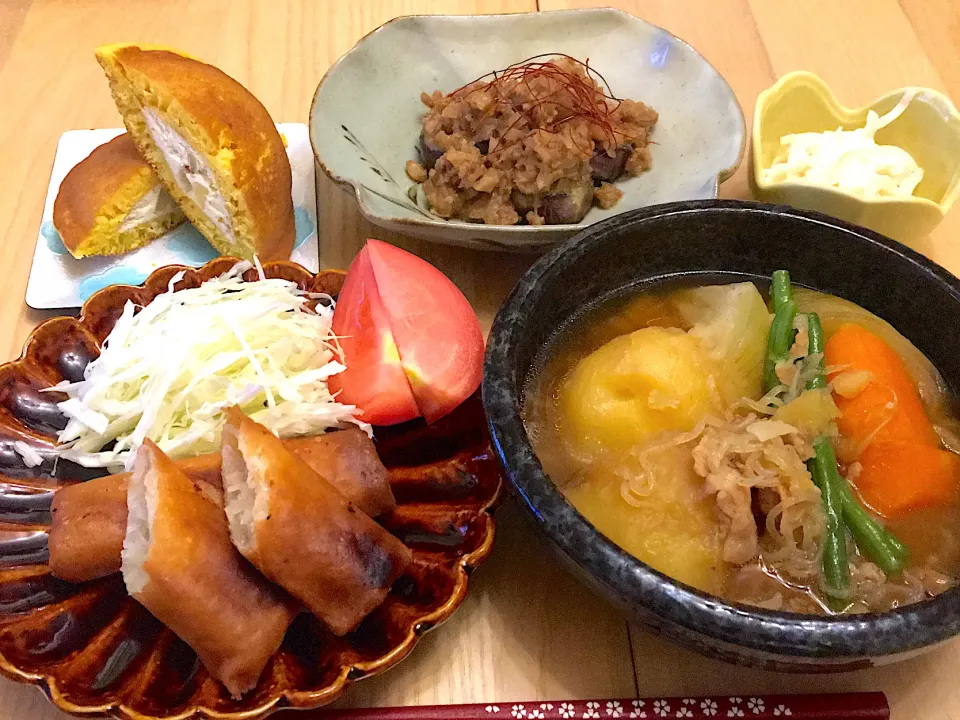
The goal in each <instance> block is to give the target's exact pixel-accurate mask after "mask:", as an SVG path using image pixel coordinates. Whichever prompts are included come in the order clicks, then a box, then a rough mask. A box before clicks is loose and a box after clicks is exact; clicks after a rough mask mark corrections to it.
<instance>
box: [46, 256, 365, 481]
mask: <svg viewBox="0 0 960 720" xmlns="http://www.w3.org/2000/svg"><path fill="white" fill-rule="evenodd" d="M250 267H252V265H251V264H250V263H248V262H243V263H238V264H237V265H236V266H234V268H233V269H232V270H230V271H229V272H228V273H226V274H224V275H222V276H220V277H217V278H213V279H211V280H208V281H207V282H205V283H203V284H202V285H201V286H200V287H197V288H188V289H184V290H179V291H177V292H174V291H173V287H174V285H175V284H176V282H177V281H178V280H179V279H180V278H181V277H182V274H178V275H177V276H176V277H174V278H173V279H171V281H170V285H169V288H168V290H167V292H165V293H162V294H160V295H157V296H156V297H155V298H154V299H153V301H152V302H150V303H149V304H148V305H147V306H146V307H144V308H143V309H141V310H140V312H136V307H135V306H134V304H133V303H132V302H127V304H126V305H125V306H124V308H123V312H122V313H121V315H120V317H119V318H118V320H117V322H116V324H115V325H114V328H113V330H112V331H111V332H110V334H109V335H108V336H107V338H106V340H105V342H104V345H103V350H102V352H101V354H100V357H98V358H96V359H95V360H93V361H92V362H91V363H90V364H89V365H87V368H86V370H85V371H84V379H83V380H82V381H80V382H73V383H71V382H67V381H64V382H62V383H60V384H58V385H57V386H56V387H54V388H51V389H53V390H58V391H60V392H64V393H66V394H67V395H68V399H67V400H65V401H64V402H61V403H59V408H60V410H61V411H62V412H63V414H64V415H66V416H67V418H68V419H69V420H68V423H67V426H66V428H64V429H63V430H62V431H61V432H60V434H59V438H58V439H59V441H60V443H61V444H62V446H63V447H62V448H61V450H60V451H59V453H60V455H61V456H62V457H64V458H67V459H69V460H73V461H74V462H77V463H79V464H81V465H85V466H87V467H110V468H114V467H116V466H120V465H122V466H123V467H125V468H126V469H128V470H129V469H130V468H131V467H132V465H133V460H134V457H135V455H136V450H137V448H138V447H139V446H140V444H141V443H142V442H143V441H144V439H145V438H150V439H151V440H153V441H154V442H156V443H157V444H158V445H159V446H160V448H161V449H163V451H164V452H166V453H168V454H169V455H170V456H171V457H188V456H193V455H198V454H201V453H204V452H212V451H215V450H217V449H218V448H219V445H220V431H221V428H222V426H223V422H224V417H223V410H224V409H225V408H226V407H229V406H230V405H238V406H240V408H241V409H242V410H243V412H245V413H246V414H247V415H249V416H250V417H251V418H253V419H254V420H255V421H257V422H259V423H262V424H263V425H265V426H266V427H267V428H269V429H270V430H271V431H272V432H273V433H274V434H276V435H278V436H279V437H284V438H285V437H291V436H297V435H311V434H317V433H321V432H323V431H324V430H326V429H328V428H331V427H337V426H341V425H343V424H345V423H355V424H357V425H359V426H361V427H363V428H364V429H365V430H366V431H367V432H370V428H369V426H368V425H366V424H365V423H362V422H360V421H359V420H357V419H356V418H355V413H356V408H355V407H354V406H352V405H343V404H340V403H338V402H336V399H335V398H334V397H333V395H332V394H331V393H330V390H329V389H328V387H327V380H328V378H330V377H331V376H332V375H336V374H337V373H340V372H343V370H344V369H345V366H344V365H343V363H342V362H341V355H340V349H339V346H338V344H337V342H336V338H335V337H334V335H333V333H332V331H331V321H332V318H333V308H334V303H333V299H332V298H330V297H329V296H318V295H314V294H308V293H304V292H302V291H301V290H300V289H299V288H297V286H296V285H295V284H294V283H292V282H289V281H287V280H281V279H265V278H264V277H263V272H262V270H260V269H259V268H258V270H259V271H260V280H259V281H257V282H244V281H243V279H242V278H241V277H240V275H241V273H243V272H244V271H245V270H247V269H249V268H250ZM311 299H318V300H321V302H318V303H317V304H316V309H310V307H309V305H308V302H309V301H310V300H311ZM110 443H113V445H112V446H110V447H108V446H109V445H110Z"/></svg>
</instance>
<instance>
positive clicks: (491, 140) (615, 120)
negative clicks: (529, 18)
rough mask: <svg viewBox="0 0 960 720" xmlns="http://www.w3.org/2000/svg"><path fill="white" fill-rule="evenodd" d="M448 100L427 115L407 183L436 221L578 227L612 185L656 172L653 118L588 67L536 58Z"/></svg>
mask: <svg viewBox="0 0 960 720" xmlns="http://www.w3.org/2000/svg"><path fill="white" fill-rule="evenodd" d="M538 57H539V58H540V59H538V58H532V59H531V60H528V61H525V62H523V63H519V64H516V65H511V66H510V67H508V68H506V69H504V70H500V71H495V72H493V73H490V74H489V75H485V76H484V77H481V78H479V79H477V80H475V81H473V82H471V83H469V84H467V85H465V86H463V87H461V88H459V89H458V90H454V91H453V92H451V93H449V94H446V95H444V94H443V93H442V92H440V91H439V90H437V91H434V92H433V93H432V94H429V95H428V94H427V93H423V94H422V95H421V99H422V100H423V103H424V105H426V106H427V108H428V111H427V113H426V115H425V116H424V118H423V129H422V130H421V133H420V139H419V143H418V147H417V151H418V155H419V161H415V160H410V161H408V162H407V168H406V169H407V175H408V176H409V177H410V179H411V180H413V181H415V182H417V183H421V184H422V189H423V197H424V199H425V201H426V204H427V205H428V207H429V208H430V210H431V211H432V212H434V213H436V214H437V215H439V216H440V217H443V218H448V219H457V220H466V221H468V222H482V223H486V224H488V225H517V224H529V225H562V224H568V223H578V222H580V221H581V220H582V219H583V217H584V215H586V214H587V211H588V210H589V209H590V207H591V206H592V205H593V204H594V203H596V204H597V205H599V206H600V207H603V208H610V207H613V206H614V205H616V204H617V202H618V201H619V200H620V198H621V196H622V195H623V193H622V192H621V191H620V190H619V189H618V188H617V187H616V186H615V185H614V184H613V183H614V182H616V181H617V180H619V179H621V178H623V177H629V176H634V175H639V174H640V173H642V172H644V171H645V170H649V169H650V165H651V157H650V149H649V147H648V146H649V145H650V142H651V141H650V139H649V136H650V133H651V131H652V130H653V128H654V126H655V125H656V123H657V113H656V111H655V110H653V109H652V108H650V107H648V106H647V105H644V104H643V103H642V102H638V101H635V100H627V99H619V98H616V97H614V96H613V93H612V92H611V90H610V88H609V86H608V85H607V83H606V81H605V80H604V79H603V77H602V76H601V75H600V74H599V73H598V72H597V71H595V70H594V69H593V68H591V67H590V66H589V65H588V64H587V63H585V62H580V61H579V60H575V59H574V58H571V57H568V56H564V55H549V56H538Z"/></svg>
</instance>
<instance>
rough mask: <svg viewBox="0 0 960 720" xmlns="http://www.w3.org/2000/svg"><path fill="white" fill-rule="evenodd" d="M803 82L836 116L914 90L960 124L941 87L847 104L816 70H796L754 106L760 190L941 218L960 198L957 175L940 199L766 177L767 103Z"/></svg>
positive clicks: (898, 92)
mask: <svg viewBox="0 0 960 720" xmlns="http://www.w3.org/2000/svg"><path fill="white" fill-rule="evenodd" d="M801 82H808V83H811V84H812V85H814V86H816V87H817V88H818V89H819V91H820V93H821V97H822V99H823V101H824V104H825V105H826V106H827V108H828V109H829V110H830V112H831V114H833V115H834V116H837V117H841V116H842V117H846V116H853V115H861V114H865V113H866V112H867V111H868V110H871V109H873V108H875V107H876V106H877V105H880V104H881V103H885V102H888V101H889V100H893V99H897V100H899V99H900V97H901V96H902V95H903V94H904V93H906V92H911V91H913V92H916V93H918V94H923V95H924V96H926V97H927V98H928V99H930V100H932V101H934V103H936V105H938V106H939V107H940V108H941V109H942V110H944V111H946V113H947V114H948V115H949V116H950V117H951V118H952V119H953V120H954V122H956V123H957V124H958V127H960V111H958V110H957V108H956V106H955V105H954V104H953V102H952V101H951V100H950V98H949V97H947V96H946V95H945V94H944V93H942V92H939V91H938V90H934V89H933V88H928V87H923V86H920V85H907V86H904V87H901V88H897V89H895V90H891V91H890V92H887V93H884V94H883V95H881V96H880V97H878V98H875V99H874V100H872V101H870V102H869V103H867V104H865V105H860V106H858V107H848V106H846V105H844V104H843V103H841V102H840V101H839V100H838V99H837V96H836V93H834V91H833V89H832V88H831V87H830V86H829V85H828V84H827V82H826V81H825V80H824V79H823V78H822V77H820V76H819V75H817V74H816V73H813V72H810V71H809V70H795V71H793V72H789V73H787V74H786V75H784V76H782V77H781V78H780V79H778V80H777V81H776V82H775V83H774V84H773V85H771V86H770V87H768V88H767V89H766V90H764V91H763V92H761V93H760V94H759V95H758V96H757V102H756V105H754V110H753V128H752V134H751V138H750V149H751V155H752V158H751V159H752V162H751V163H750V165H751V167H750V172H751V173H752V174H753V181H754V182H755V183H756V186H757V188H759V189H760V190H761V191H769V190H779V189H783V190H797V189H803V190H805V191H808V192H809V191H811V190H814V191H817V192H820V193H822V194H824V195H826V196H833V197H835V198H843V199H844V200H846V201H848V202H849V201H855V202H857V203H860V204H862V205H864V206H871V205H888V206H892V207H897V206H900V207H902V208H904V209H905V208H907V207H911V206H912V207H928V208H930V209H933V210H935V211H936V212H938V213H939V215H940V217H941V218H943V216H945V215H946V214H947V212H948V211H949V210H950V208H951V207H952V206H953V204H954V202H956V200H957V198H958V197H960V180H958V179H957V178H956V177H955V178H954V179H953V180H952V183H953V185H952V187H950V186H948V188H947V192H945V193H944V195H943V197H942V198H941V199H940V201H939V202H935V201H933V200H931V199H929V198H924V197H917V196H915V195H911V196H910V197H875V198H866V197H860V196H858V195H854V194H853V193H849V192H846V191H844V190H839V189H837V188H832V187H825V186H820V185H811V184H808V183H799V182H796V181H791V180H781V181H768V180H764V178H763V170H765V169H766V168H764V167H763V165H762V159H761V152H760V146H761V144H762V143H763V122H762V116H763V113H764V112H765V111H766V108H767V104H768V102H769V101H770V99H771V98H774V97H777V96H779V95H782V94H784V93H787V92H789V91H790V90H791V89H792V88H793V87H794V86H796V85H798V84H800V83H801ZM957 174H960V169H958V170H957Z"/></svg>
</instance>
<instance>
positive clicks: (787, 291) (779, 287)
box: [770, 270, 793, 312]
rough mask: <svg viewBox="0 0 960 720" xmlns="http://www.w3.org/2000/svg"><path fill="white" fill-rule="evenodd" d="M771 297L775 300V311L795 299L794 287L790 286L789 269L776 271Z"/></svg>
mask: <svg viewBox="0 0 960 720" xmlns="http://www.w3.org/2000/svg"><path fill="white" fill-rule="evenodd" d="M770 297H771V299H772V300H773V311H774V312H776V311H777V310H779V309H780V308H781V307H783V306H784V305H786V304H787V303H788V302H790V301H791V300H793V289H792V288H791V287H790V273H789V272H788V271H786V270H775V271H774V273H773V282H772V283H771V284H770Z"/></svg>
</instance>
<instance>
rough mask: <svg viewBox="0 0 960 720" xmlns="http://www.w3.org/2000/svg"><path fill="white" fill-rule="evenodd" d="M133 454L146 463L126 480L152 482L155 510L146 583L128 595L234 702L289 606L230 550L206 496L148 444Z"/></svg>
mask: <svg viewBox="0 0 960 720" xmlns="http://www.w3.org/2000/svg"><path fill="white" fill-rule="evenodd" d="M138 452H139V453H145V454H146V455H147V457H148V460H149V462H148V463H145V466H146V470H145V471H144V472H143V474H142V477H141V476H139V475H137V476H134V477H133V478H132V479H131V482H132V483H138V482H140V483H147V484H148V486H149V485H150V484H152V483H155V485H156V488H157V507H156V515H155V518H154V521H153V526H152V529H151V530H152V532H151V539H150V545H149V550H148V552H147V555H146V558H145V560H144V563H143V569H144V571H145V572H146V574H147V576H148V578H149V579H148V581H147V583H146V585H145V586H144V587H143V589H142V590H140V591H139V592H137V593H135V594H134V595H133V597H134V598H135V599H136V600H138V601H139V602H140V603H141V604H142V605H143V606H144V607H146V608H147V610H149V611H150V612H151V613H152V614H153V615H154V616H156V618H157V619H158V620H160V622H162V623H163V624H164V625H166V626H167V627H169V628H170V629H171V630H173V632H175V633H176V634H177V635H178V636H179V637H180V638H181V639H182V640H183V641H184V642H185V643H187V644H188V645H189V646H190V647H191V648H193V650H194V651H195V652H196V653H197V655H198V656H199V658H200V660H201V662H203V664H204V666H205V667H206V668H207V670H208V671H209V672H210V674H211V675H212V676H213V677H215V678H216V679H218V680H219V681H220V682H222V683H223V684H224V685H225V686H226V687H227V689H228V690H229V691H230V693H231V694H232V695H233V696H234V697H237V698H238V697H240V696H242V695H243V693H245V692H247V691H248V690H250V689H251V688H253V687H254V686H255V685H256V684H257V681H258V680H259V678H260V674H261V673H262V672H263V669H264V667H265V666H266V664H267V662H268V661H269V660H270V658H271V657H272V656H273V654H274V653H275V652H276V651H277V649H278V648H279V647H280V643H281V642H282V641H283V636H284V634H285V633H286V631H287V627H289V625H290V622H291V621H292V620H293V617H294V615H295V614H296V607H295V605H294V604H293V602H292V601H291V600H290V599H289V598H287V597H285V596H284V595H283V594H282V593H281V592H280V591H279V590H278V589H277V588H275V587H274V586H272V585H271V584H270V583H268V582H267V581H266V580H265V579H264V578H263V577H262V576H260V575H259V574H258V573H257V572H256V571H255V570H254V569H253V568H252V567H251V566H250V565H249V564H248V563H247V562H246V561H245V560H244V559H243V557H242V556H241V555H240V553H238V552H237V550H236V548H234V547H233V545H232V544H231V542H230V531H229V528H228V527H227V521H226V517H225V516H224V514H223V511H222V510H221V509H220V508H219V507H217V505H215V504H214V503H212V502H210V500H209V498H208V496H207V493H206V492H204V491H203V490H202V489H201V488H200V487H198V486H197V485H196V484H194V482H193V481H191V480H190V478H188V477H187V476H186V475H185V474H184V473H183V472H182V471H181V470H180V469H179V468H178V467H177V465H176V463H174V462H173V461H172V460H170V458H168V457H167V456H166V455H165V454H164V453H163V451H161V450H160V448H158V447H157V446H156V445H155V444H154V443H152V442H151V441H149V440H147V441H145V442H144V444H143V445H142V446H141V448H140V450H139V451H138ZM139 470H140V468H139V467H138V469H137V471H139ZM135 472H136V471H135ZM124 574H125V575H126V570H125V571H124Z"/></svg>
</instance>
